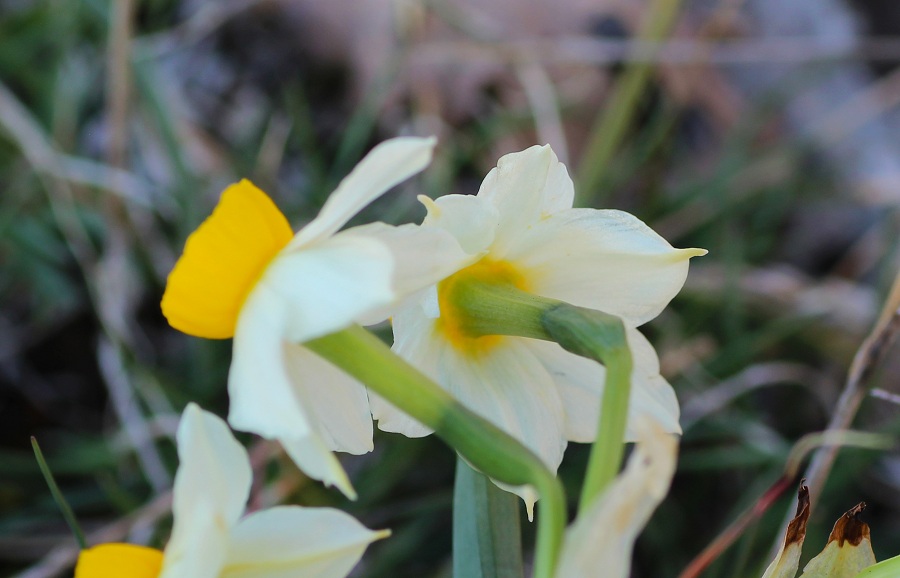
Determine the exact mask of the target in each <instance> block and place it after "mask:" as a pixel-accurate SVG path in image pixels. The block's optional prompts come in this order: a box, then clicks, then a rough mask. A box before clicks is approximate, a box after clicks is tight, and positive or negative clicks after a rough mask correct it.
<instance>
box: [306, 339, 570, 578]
mask: <svg viewBox="0 0 900 578" xmlns="http://www.w3.org/2000/svg"><path fill="white" fill-rule="evenodd" d="M304 345H305V346H306V347H308V348H309V349H311V350H312V351H313V352H315V353H317V354H318V355H320V356H321V357H323V358H325V359H327V360H328V361H329V362H331V363H333V364H334V365H336V366H337V367H340V368H341V369H342V370H343V371H345V372H347V373H348V374H350V375H352V376H353V377H355V378H356V379H358V380H359V381H361V382H362V383H364V384H365V385H367V386H368V387H370V388H371V389H372V390H373V391H375V392H376V393H378V394H379V395H380V396H382V397H384V398H385V399H386V400H387V401H389V402H390V403H392V404H393V405H395V406H397V407H398V408H399V409H401V410H403V411H404V412H406V413H407V414H409V415H410V416H412V417H414V418H415V419H417V420H418V421H420V422H421V423H423V424H425V425H426V426H428V427H430V428H431V429H433V430H434V431H435V433H436V434H437V435H438V436H439V437H440V438H442V439H443V440H444V441H446V442H447V443H448V444H449V445H450V446H452V447H453V448H455V449H456V451H458V452H459V453H460V455H462V456H463V457H464V458H465V459H466V460H468V462H469V463H470V464H472V465H473V466H474V467H476V468H478V469H479V470H480V471H482V472H484V473H485V474H486V475H488V476H490V477H492V478H494V479H495V480H498V481H500V482H503V483H506V484H510V485H516V486H521V485H531V486H534V488H535V489H536V490H537V491H538V494H539V495H540V497H541V501H540V508H541V515H540V516H539V517H538V535H537V548H536V549H537V551H536V554H535V573H534V575H535V577H536V578H552V576H553V573H554V571H555V568H556V560H557V557H558V555H559V547H560V542H561V540H562V534H563V531H564V529H565V526H566V502H565V495H564V493H563V490H562V486H561V485H560V484H559V481H558V480H557V479H556V476H555V475H554V474H553V473H551V472H550V471H549V470H548V469H547V468H546V467H545V466H544V465H543V463H542V462H541V460H540V459H539V458H538V457H537V456H536V455H534V454H533V453H532V452H531V451H529V450H528V449H527V448H525V447H524V446H523V445H522V444H520V443H519V442H518V441H516V440H515V439H514V438H512V437H511V436H509V435H508V434H507V433H506V432H504V431H502V430H501V429H499V428H498V427H497V426H495V425H493V424H492V423H490V422H488V421H487V420H485V419H483V418H482V417H480V416H478V415H476V414H475V413H473V412H472V411H470V410H468V409H467V408H465V407H464V406H463V405H462V404H460V403H459V402H458V401H456V400H455V399H454V398H453V397H452V396H450V394H448V393H447V392H446V391H444V390H443V389H441V388H440V386H438V385H437V384H435V383H434V382H433V381H431V380H430V379H429V378H428V377H427V376H425V375H424V374H423V373H421V372H420V371H419V370H417V369H416V368H414V367H413V366H411V365H410V364H408V363H406V362H405V361H404V360H402V359H401V358H400V357H398V356H396V355H394V354H393V353H392V352H391V350H390V348H389V347H388V346H387V345H385V344H384V343H383V342H382V341H381V340H380V339H378V338H377V337H376V336H374V335H372V334H371V333H369V332H368V331H366V330H365V329H363V328H361V327H358V326H354V327H350V328H349V329H345V330H343V331H339V332H336V333H332V334H330V335H326V336H325V337H320V338H318V339H314V340H312V341H308V342H306V343H305V344H304Z"/></svg>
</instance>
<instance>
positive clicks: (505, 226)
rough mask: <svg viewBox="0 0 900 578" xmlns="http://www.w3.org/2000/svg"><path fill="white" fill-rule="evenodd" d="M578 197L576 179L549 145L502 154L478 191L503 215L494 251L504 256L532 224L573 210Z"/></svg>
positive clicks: (499, 255) (494, 253)
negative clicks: (571, 176)
mask: <svg viewBox="0 0 900 578" xmlns="http://www.w3.org/2000/svg"><path fill="white" fill-rule="evenodd" d="M574 196H575V189H574V186H573V185H572V179H570V178H569V174H568V172H567V171H566V167H565V165H563V164H562V163H560V162H559V159H557V158H556V154H555V153H554V152H553V150H552V149H551V148H550V147H549V145H544V146H533V147H531V148H528V149H526V150H524V151H521V152H517V153H512V154H508V155H505V156H503V157H501V158H500V160H499V161H498V162H497V168H496V169H494V170H492V171H491V172H490V173H488V176H487V177H486V178H485V179H484V182H483V183H482V184H481V188H480V189H479V191H478V197H479V198H481V199H485V200H487V201H490V203H491V204H493V205H494V206H495V207H496V208H497V210H498V211H499V214H500V226H499V228H498V230H497V234H496V238H495V239H494V244H493V247H492V249H491V254H492V255H493V256H495V257H496V258H498V259H502V258H504V257H505V256H506V252H507V251H508V250H509V248H510V247H512V246H513V245H514V244H515V243H516V241H517V239H518V238H519V237H520V236H521V235H523V234H525V233H526V232H527V230H528V227H530V226H531V225H533V224H534V223H537V222H539V221H540V220H541V219H543V218H546V217H547V216H548V215H551V214H554V213H556V212H558V211H561V210H564V209H570V208H571V207H572V201H573V199H574Z"/></svg>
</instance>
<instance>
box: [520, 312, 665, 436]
mask: <svg viewBox="0 0 900 578" xmlns="http://www.w3.org/2000/svg"><path fill="white" fill-rule="evenodd" d="M626 331H627V336H628V344H629V346H630V347H631V354H632V358H633V362H634V363H633V366H634V367H633V369H632V374H631V399H630V401H629V408H628V425H627V427H626V430H625V441H634V440H635V439H636V438H635V436H636V431H635V424H636V422H637V421H638V420H639V419H641V416H649V417H652V418H653V419H654V420H655V421H656V422H658V423H659V424H660V425H661V426H662V427H663V429H665V430H666V431H667V432H669V433H681V426H680V425H679V424H678V416H679V407H678V400H677V398H676V397H675V392H674V391H673V390H672V386H671V385H669V383H668V382H667V381H666V380H665V378H663V377H662V376H661V375H660V374H659V359H658V358H657V357H656V351H655V350H654V349H653V346H652V345H651V344H650V342H649V341H647V339H646V338H645V337H644V336H643V335H642V334H641V333H640V332H639V331H638V330H636V329H627V330H626ZM528 345H529V347H530V348H531V351H532V353H533V354H534V355H535V356H536V357H537V358H538V359H539V360H540V362H541V364H543V366H544V368H545V369H546V370H547V372H548V373H549V374H550V375H551V376H552V377H553V380H554V382H555V383H556V386H557V388H558V390H559V395H560V398H561V399H562V403H563V407H564V408H565V414H566V421H565V431H566V438H567V439H568V440H569V441H574V442H583V443H590V442H593V441H594V440H595V439H596V437H597V424H598V420H599V416H600V407H601V405H602V403H601V398H602V394H603V384H604V380H605V379H606V369H605V368H604V367H603V366H602V365H600V364H599V363H596V362H594V361H592V360H590V359H586V358H584V357H580V356H577V355H574V354H572V353H569V352H567V351H565V350H564V349H562V348H561V347H560V346H559V345H557V344H555V343H550V342H546V341H530V342H528Z"/></svg>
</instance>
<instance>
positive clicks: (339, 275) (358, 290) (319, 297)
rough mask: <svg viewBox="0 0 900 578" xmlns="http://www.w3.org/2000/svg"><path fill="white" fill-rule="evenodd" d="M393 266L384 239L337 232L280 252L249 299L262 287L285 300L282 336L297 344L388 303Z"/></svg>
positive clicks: (346, 324) (392, 297)
mask: <svg viewBox="0 0 900 578" xmlns="http://www.w3.org/2000/svg"><path fill="white" fill-rule="evenodd" d="M393 271H394V259H393V257H392V256H391V252H390V250H389V249H388V247H387V246H385V245H384V244H383V243H381V242H379V241H378V240H376V239H373V238H370V237H362V236H352V235H346V236H345V235H338V236H335V237H332V238H331V239H328V240H326V241H323V242H321V243H319V244H317V245H315V246H313V247H307V248H304V249H303V250H302V251H287V252H283V253H281V254H280V255H279V256H278V257H276V258H275V259H274V261H273V262H272V263H271V264H270V265H269V267H268V268H267V269H266V271H265V273H263V276H262V278H261V279H260V280H259V282H257V284H256V286H255V287H254V288H253V291H252V292H251V296H250V297H248V300H249V299H250V298H251V297H253V296H254V295H256V294H258V293H262V292H265V293H266V294H269V295H272V296H276V297H277V298H278V299H279V300H280V301H281V302H282V303H284V304H285V309H284V314H285V315H287V320H286V322H285V323H284V324H283V325H284V334H283V336H284V338H285V339H287V340H288V341H292V342H295V343H301V342H304V341H309V340H310V339H315V338H317V337H322V336H323V335H327V334H329V333H333V332H335V331H338V330H341V329H344V328H346V327H348V326H349V325H351V324H352V323H354V322H356V320H357V319H358V318H361V317H365V316H366V315H370V314H371V313H372V312H373V311H377V310H379V309H380V308H382V307H385V306H387V305H388V304H390V303H392V302H393V300H394V297H395V294H394V291H393V289H392V288H391V285H392V276H393ZM245 307H246V305H245ZM241 315H243V312H242V313H241Z"/></svg>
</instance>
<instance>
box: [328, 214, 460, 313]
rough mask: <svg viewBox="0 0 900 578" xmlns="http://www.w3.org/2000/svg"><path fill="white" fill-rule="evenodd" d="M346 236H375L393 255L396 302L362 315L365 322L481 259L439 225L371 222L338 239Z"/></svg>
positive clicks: (343, 233) (345, 232)
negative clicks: (470, 253) (397, 225)
mask: <svg viewBox="0 0 900 578" xmlns="http://www.w3.org/2000/svg"><path fill="white" fill-rule="evenodd" d="M344 237H360V238H368V239H375V240H377V241H378V242H380V243H381V244H383V245H384V246H386V247H388V249H390V252H391V255H392V256H393V262H394V276H393V281H392V282H393V285H392V287H393V291H394V294H395V295H396V299H395V302H394V303H391V304H390V305H388V306H386V307H382V308H381V309H378V310H374V311H371V312H368V313H367V314H366V315H364V316H362V317H360V318H358V319H357V322H358V323H360V324H361V325H373V324H375V323H379V322H381V321H384V320H385V319H387V318H388V317H390V315H391V312H393V311H395V310H396V309H397V308H398V307H402V306H403V300H404V299H417V298H420V297H419V296H418V293H419V292H420V291H422V290H423V289H425V288H427V287H429V286H431V285H434V284H435V283H437V282H439V281H440V280H441V279H444V278H445V277H447V276H449V275H452V274H453V273H455V272H456V271H458V270H460V269H462V268H463V267H466V266H468V265H469V264H471V263H472V262H473V261H474V260H476V259H477V257H476V256H472V255H468V254H467V253H465V252H463V250H462V249H461V248H460V246H459V243H457V241H456V239H455V238H454V237H453V235H451V234H450V233H449V232H447V231H445V230H443V229H441V228H438V227H430V226H416V225H402V226H399V227H394V226H391V225H386V224H384V223H371V224H369V225H363V226H360V227H353V228H352V229H347V230H346V231H343V232H341V233H339V234H338V235H336V236H335V239H338V238H344Z"/></svg>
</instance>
